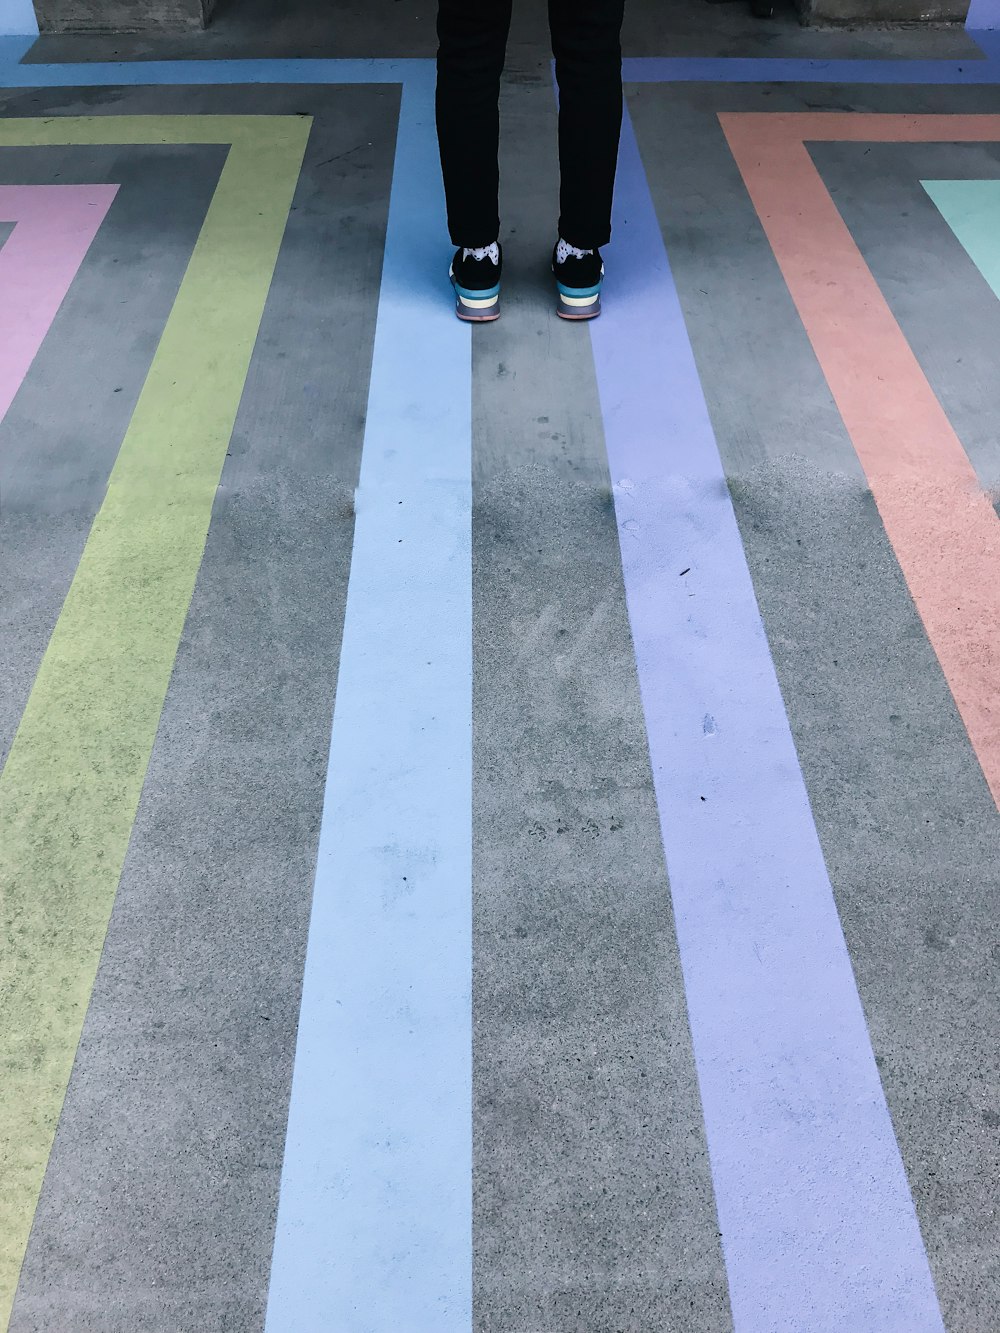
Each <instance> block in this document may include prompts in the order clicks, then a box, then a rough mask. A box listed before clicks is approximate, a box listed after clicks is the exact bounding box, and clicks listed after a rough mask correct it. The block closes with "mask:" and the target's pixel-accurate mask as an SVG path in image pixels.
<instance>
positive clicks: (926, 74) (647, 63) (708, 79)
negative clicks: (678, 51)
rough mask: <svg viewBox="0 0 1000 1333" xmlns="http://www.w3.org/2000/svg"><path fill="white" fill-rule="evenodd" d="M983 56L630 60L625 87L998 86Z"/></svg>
mask: <svg viewBox="0 0 1000 1333" xmlns="http://www.w3.org/2000/svg"><path fill="white" fill-rule="evenodd" d="M970 36H972V37H973V38H974V39H976V41H977V44H978V45H980V46H981V47H983V49H984V50H985V51H986V52H987V58H986V59H984V58H983V57H982V56H978V55H977V56H970V58H969V59H968V60H789V59H784V58H782V57H780V56H775V57H768V58H765V59H756V58H754V57H751V56H747V57H745V58H738V57H721V58H715V57H708V56H707V57H704V58H702V59H698V58H693V57H687V56H633V57H630V58H628V59H626V60H624V61H623V62H622V68H623V72H624V78H625V82H626V83H848V84H850V83H854V84H859V83H860V84H868V83H890V84H938V83H940V84H984V83H985V84H992V83H1000V58H998V56H997V52H996V51H995V50H994V49H993V48H992V47H991V46H989V45H988V44H987V43H985V42H982V41H979V38H978V35H977V34H976V33H970Z"/></svg>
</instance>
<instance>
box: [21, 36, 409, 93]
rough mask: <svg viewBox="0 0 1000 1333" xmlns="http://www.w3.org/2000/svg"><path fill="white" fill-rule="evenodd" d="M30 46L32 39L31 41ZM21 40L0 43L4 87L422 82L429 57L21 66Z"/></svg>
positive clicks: (127, 62)
mask: <svg viewBox="0 0 1000 1333" xmlns="http://www.w3.org/2000/svg"><path fill="white" fill-rule="evenodd" d="M29 45H30V44H29ZM24 49H25V47H24V43H23V40H21V39H13V38H12V39H11V43H10V45H9V46H8V45H6V44H5V45H3V46H2V47H0V55H2V56H3V64H2V68H0V86H2V87H4V88H105V87H136V86H143V85H155V86H160V85H171V84H173V85H190V86H199V85H205V84H207V85H213V86H214V85H217V84H223V85H232V84H241V83H284V84H302V83H317V84H327V83H403V82H405V81H406V80H407V78H409V77H410V76H411V75H414V76H416V77H417V79H418V81H419V80H420V79H424V78H426V77H427V71H428V69H432V68H433V65H434V62H433V61H431V60H130V61H120V62H107V63H105V62H96V61H95V62H94V63H92V64H91V63H87V64H79V65H18V64H15V63H13V59H12V57H14V56H15V55H16V58H18V59H19V58H20V56H21V55H22V54H23V53H24Z"/></svg>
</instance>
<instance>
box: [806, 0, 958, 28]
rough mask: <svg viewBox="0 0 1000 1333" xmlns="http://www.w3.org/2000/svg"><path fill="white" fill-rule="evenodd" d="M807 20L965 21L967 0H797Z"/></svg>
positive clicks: (850, 21) (829, 21) (873, 21)
mask: <svg viewBox="0 0 1000 1333" xmlns="http://www.w3.org/2000/svg"><path fill="white" fill-rule="evenodd" d="M798 2H799V9H800V11H801V13H802V17H803V19H804V20H805V21H806V22H807V23H865V22H867V23H910V22H915V21H921V20H924V21H938V22H941V21H946V20H948V21H960V22H964V21H965V16H966V15H967V14H968V12H969V0H798Z"/></svg>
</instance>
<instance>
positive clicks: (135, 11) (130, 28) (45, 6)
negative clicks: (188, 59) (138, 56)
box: [35, 0, 215, 32]
mask: <svg viewBox="0 0 1000 1333" xmlns="http://www.w3.org/2000/svg"><path fill="white" fill-rule="evenodd" d="M214 8H215V0H35V13H36V14H37V15H38V27H39V29H40V31H42V32H177V31H178V30H181V29H185V28H204V26H205V25H206V23H207V22H208V20H209V17H210V16H211V13H212V10H213V9H214Z"/></svg>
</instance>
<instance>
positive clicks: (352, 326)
mask: <svg viewBox="0 0 1000 1333" xmlns="http://www.w3.org/2000/svg"><path fill="white" fill-rule="evenodd" d="M103 98H104V100H103V106H104V107H105V108H107V109H108V110H113V111H118V112H121V111H129V112H133V113H142V112H144V111H149V110H151V109H153V108H155V109H156V110H157V111H158V112H161V113H163V112H170V111H171V110H176V111H185V112H191V111H192V110H197V111H198V112H201V113H210V112H212V111H221V110H225V111H227V112H235V113H238V112H241V111H245V112H260V111H262V110H263V111H272V112H294V111H296V110H299V109H300V108H301V107H302V105H303V101H304V100H305V102H307V103H308V105H309V107H310V109H311V111H312V112H313V113H314V114H315V116H316V124H315V128H314V131H313V134H312V137H311V139H310V144H309V149H308V155H307V159H306V165H305V169H304V172H303V176H302V180H301V182H300V185H299V189H298V191H297V193H296V198H295V204H294V211H293V212H292V214H291V216H290V221H289V226H288V232H287V237H286V242H285V245H284V247H283V249H282V253H281V257H280V260H279V263H278V268H277V271H276V274H275V281H274V285H273V287H272V291H271V295H270V298H269V300H268V304H267V309H266V311H265V315H264V320H263V324H262V326H261V332H260V337H259V340H258V344H257V349H256V353H255V357H254V361H253V364H252V366H251V370H250V376H249V380H248V383H247V389H246V392H245V394H244V398H243V402H242V405H241V409H240V415H239V419H238V422H237V426H236V431H235V434H234V438H233V442H232V445H231V448H230V458H229V459H228V460H227V463H226V467H225V470H224V474H223V478H222V484H221V487H220V490H219V494H218V497H217V500H216V505H215V511H214V515H213V522H212V529H211V533H210V536H209V541H208V546H207V549H206V552H205V559H204V564H203V566H202V569H201V572H200V576H199V580H198V586H197V589H196V592H195V597H194V601H193V604H192V607H191V613H190V616H189V618H188V622H187V626H186V628H185V633H184V637H183V639H182V642H181V645H180V650H179V654H178V659H177V663H176V666H175V670H174V674H173V679H172V682H171V687H170V691H169V694H168V697H167V701H166V705H165V709H164V713H163V718H162V721H161V725H160V729H159V734H158V738H157V743H156V747H155V749H154V753H153V757H152V761H151V765H150V769H149V773H148V776H147V779H146V784H145V788H144V792H143V799H142V803H141V808H140V811H139V814H138V818H137V821H136V826H135V829H134V832H133V836H132V841H131V846H130V851H129V856H128V860H127V863H126V866H125V870H124V874H123V877H122V882H121V886H120V889H119V893H118V897H117V901H116V905H115V911H114V914H113V919H112V922H111V927H110V930H109V934H108V939H107V944H106V948H105V951H104V955H103V958H102V963H101V968H100V972H99V976H98V981H97V985H96V988H95V991H94V996H93V1000H92V1002H91V1006H90V1009H89V1012H88V1016H87V1022H86V1026H85V1030H84V1034H83V1039H82V1042H81V1046H80V1049H79V1052H78V1056H77V1060H76V1064H75V1067H74V1072H73V1077H72V1080H71V1084H70V1088H69V1093H68V1096H67V1100H66V1105H65V1109H64V1111H63V1115H62V1119H61V1121H60V1126H59V1131H58V1135H57V1138H56V1142H55V1146H54V1149H53V1154H52V1158H51V1160H50V1165H49V1170H48V1173H47V1176H46V1181H45V1186H44V1189H43V1192H42V1197H41V1201H40V1205H39V1209H38V1213H37V1215H36V1220H35V1225H34V1229H33V1232H32V1237H31V1243H30V1246H29V1250H28V1255H27V1259H26V1262H25V1268H24V1271H23V1275H22V1280H21V1285H20V1290H19V1295H18V1299H17V1304H16V1308H15V1311H14V1316H13V1319H12V1322H11V1329H12V1330H13V1331H14V1333H27V1330H31V1331H32V1333H41V1331H42V1330H55V1329H59V1330H66V1333H69V1331H70V1330H72V1331H73V1333H77V1330H84V1329H86V1330H92V1329H93V1330H103V1331H105V1333H123V1331H124V1330H126V1329H128V1330H139V1329H142V1330H163V1331H164V1333H166V1331H167V1330H169V1331H170V1333H179V1331H180V1330H189V1333H216V1331H219V1333H221V1331H222V1330H226V1331H227V1333H228V1331H230V1330H231V1331H232V1333H247V1331H248V1330H251V1329H255V1328H256V1329H259V1328H262V1327H263V1309H264V1301H265V1296H266V1288H267V1279H268V1272H269V1267H270V1254H271V1244H272V1238H273V1229H274V1220H275V1214H276V1207H277V1189H278V1180H279V1174H280V1169H281V1159H282V1153H283V1148H284V1134H285V1118H286V1113H287V1104H288V1096H289V1087H290V1078H291V1064H292V1057H293V1054H294V1050H295V1031H296V1024H297V1016H298V1007H299V994H300V985H301V974H302V966H303V959H304V952H305V941H306V933H307V927H308V913H309V906H310V900H311V893H312V878H313V872H314V866H315V853H316V841H317V836H318V827H319V817H320V810H321V804H322V795H323V778H324V771H325V764H326V756H327V749H328V745H329V726H330V717H331V715H332V708H333V689H334V684H335V680H336V669H335V664H336V661H337V658H338V654H339V646H340V633H341V625H342V617H343V605H344V598H345V594H346V585H347V574H348V568H349V561H350V549H351V539H352V531H353V517H352V516H353V507H352V497H353V493H354V487H355V484H356V480H357V468H358V462H359V458H360V448H361V440H362V433H363V426H364V414H365V407H366V399H367V381H368V373H369V365H370V357H371V346H372V338H373V334H374V318H375V310H376V304H377V295H378V283H379V277H380V271H381V250H382V242H383V235H384V228H385V218H386V209H387V201H388V187H389V179H390V174H391V168H392V160H393V151H394V146H395V126H396V116H397V110H398V99H399V94H398V90H397V89H394V88H389V89H381V88H377V87H376V88H356V89H329V88H322V89H302V88H293V89H282V88H266V89H253V90H246V89H241V90H211V89H205V90H198V92H197V93H195V94H192V92H191V91H190V90H188V89H172V90H154V91H150V90H141V91H129V92H126V93H118V92H111V93H106V94H104V95H103ZM54 103H55V105H58V106H59V108H60V109H61V110H70V109H72V103H71V102H70V99H69V98H68V97H64V98H63V99H62V100H60V98H59V96H58V95H57V97H56V98H55V99H54ZM51 109H54V106H53V107H52V108H51ZM101 109H102V99H101V98H100V97H95V98H94V99H93V101H92V102H91V110H97V111H99V110H101ZM359 134H361V135H362V137H363V140H364V143H365V145H367V144H368V143H369V141H370V143H371V146H370V147H367V146H366V147H365V148H364V150H363V151H362V152H360V153H359V152H354V153H352V154H351V156H350V157H349V158H348V157H344V156H343V154H344V153H345V152H346V151H347V150H348V149H353V148H355V147H356V145H357V142H358V135H359ZM118 151H119V152H120V153H121V162H120V164H119V165H120V166H121V167H123V168H126V167H127V166H128V162H129V158H130V157H131V155H132V154H137V155H138V156H139V157H140V158H144V159H145V173H144V174H143V173H142V172H139V175H138V179H136V169H135V168H133V169H132V183H133V187H134V188H133V190H132V191H131V192H130V193H131V194H132V195H133V204H132V207H134V208H137V209H139V210H140V218H142V217H143V216H145V218H146V221H145V223H144V225H145V226H146V227H148V226H149V225H151V224H152V223H154V222H155V220H156V219H157V217H158V214H157V208H158V205H159V190H158V189H156V188H150V189H144V188H143V187H144V185H145V184H146V183H147V182H148V183H149V184H150V186H152V185H153V182H154V181H155V177H156V164H155V160H154V155H153V154H151V153H150V152H149V150H128V151H127V152H126V151H124V150H118ZM175 151H177V152H179V153H180V156H181V159H182V164H181V165H186V168H187V170H188V171H189V172H191V171H194V172H195V178H196V181H202V182H203V184H202V186H201V188H200V189H195V190H193V191H192V192H191V194H192V198H193V200H194V203H193V204H189V205H186V207H187V208H189V209H193V208H195V207H196V206H197V205H198V203H199V202H200V203H201V204H202V209H203V207H204V204H205V202H207V201H206V200H205V198H204V194H205V189H204V186H205V185H209V187H210V185H211V181H210V180H208V179H206V167H212V166H213V165H214V166H218V155H215V160H214V161H213V159H211V158H210V159H209V160H208V162H207V163H206V162H205V161H204V160H201V159H200V158H199V154H202V153H203V150H195V151H192V150H187V149H183V150H175ZM185 155H186V160H185ZM86 166H87V163H86V162H84V163H83V164H82V169H83V170H86ZM170 183H171V181H170V176H169V175H167V176H165V178H164V182H163V187H162V188H164V189H166V188H169V186H170ZM179 193H182V194H183V192H179ZM144 208H145V209H146V210H148V213H147V214H145V215H144V214H143V212H142V210H143V209H144ZM137 230H140V234H141V229H140V228H137ZM193 239H194V238H193V236H192V237H191V241H192V243H193ZM130 243H134V242H130ZM179 243H180V238H179V237H178V245H179ZM111 244H112V245H113V241H112V242H111ZM116 291H117V288H116V287H112V292H116ZM115 299H117V298H116V297H115V296H114V295H112V296H111V300H112V305H111V308H110V309H109V307H108V305H107V304H105V306H104V307H103V308H102V311H101V317H102V319H103V320H111V319H113V311H114V306H113V301H114V300H115ZM69 313H70V316H71V317H70V318H68V319H67V320H66V321H64V323H63V326H62V327H61V328H60V330H59V331H58V332H57V333H56V334H54V335H53V337H52V339H51V340H50V342H51V345H52V350H53V353H54V354H55V356H56V360H57V361H58V360H59V356H60V353H61V356H62V361H61V364H62V365H63V367H64V373H65V367H66V365H67V364H69V362H70V355H69V354H70V350H71V348H72V346H73V345H74V342H75V340H76V339H78V338H80V337H81V336H82V335H84V334H86V333H87V332H88V328H89V327H90V325H87V324H84V325H83V326H82V327H81V326H80V325H79V324H78V323H76V322H75V321H74V320H73V318H72V314H73V312H72V311H71V312H69ZM119 354H120V355H121V356H122V362H123V364H124V367H125V369H126V371H127V374H126V376H125V378H126V382H128V383H129V384H131V383H133V382H134V381H135V380H136V379H138V378H139V377H140V376H141V370H142V359H141V355H140V354H136V355H135V356H133V357H131V358H130V357H129V355H128V353H127V352H124V351H123V349H119ZM120 373H121V371H120V370H119V374H120ZM50 387H51V386H50ZM56 396H57V400H58V401H61V399H60V398H59V395H58V387H57V388H56ZM70 401H72V399H70ZM105 447H110V448H113V447H114V441H113V440H111V441H108V442H107V443H106V446H105ZM42 481H43V483H44V482H46V481H47V486H46V487H45V489H46V491H47V490H48V489H52V490H54V491H56V492H59V491H60V489H61V488H60V478H59V477H58V476H53V475H51V473H50V474H49V475H48V477H47V478H46V477H44V476H43V477H42ZM99 486H100V479H96V480H95V489H97V488H99ZM45 525H46V512H45V506H44V504H43V503H39V504H37V505H36V509H35V541H36V544H38V545H41V544H42V540H43V536H42V534H43V532H44V529H45Z"/></svg>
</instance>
